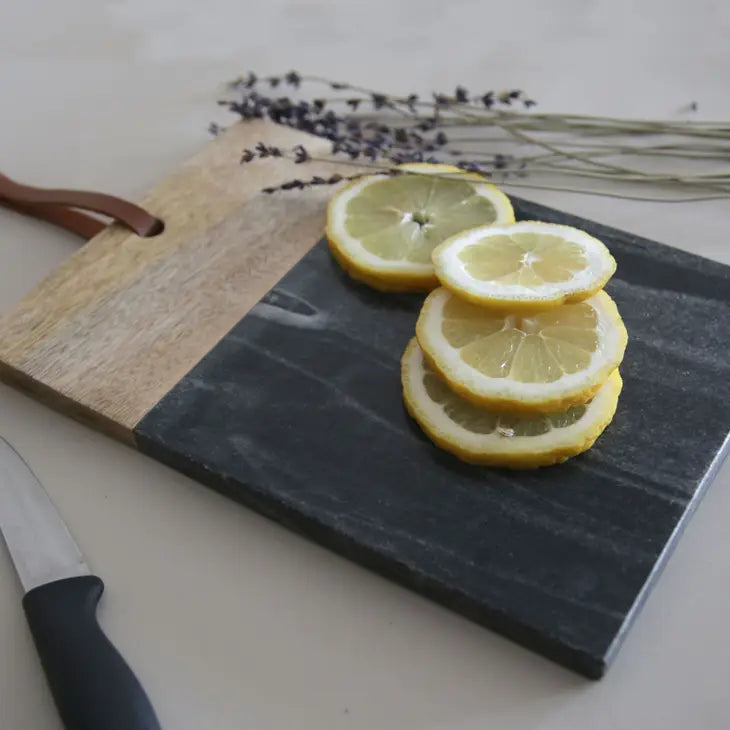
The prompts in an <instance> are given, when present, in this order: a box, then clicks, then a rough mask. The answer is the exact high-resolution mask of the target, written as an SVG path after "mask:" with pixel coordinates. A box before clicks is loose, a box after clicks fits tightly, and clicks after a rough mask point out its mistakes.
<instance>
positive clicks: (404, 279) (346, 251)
mask: <svg viewBox="0 0 730 730" xmlns="http://www.w3.org/2000/svg"><path fill="white" fill-rule="evenodd" d="M398 169H402V170H405V171H410V172H414V173H420V174H436V173H444V174H453V175H454V176H458V177H459V178H463V179H467V180H472V181H473V182H475V183H478V184H479V185H480V186H482V187H483V188H485V189H487V190H489V193H490V195H489V199H490V201H491V202H492V203H493V204H494V207H495V210H496V211H497V215H498V220H499V223H500V224H502V223H511V222H514V210H513V209H512V204H511V203H510V201H509V198H508V197H507V196H506V195H505V194H504V193H503V192H502V191H501V190H499V188H497V187H495V186H494V185H492V184H491V183H489V182H488V181H487V180H486V178H484V177H482V176H481V175H477V174H476V173H468V172H465V171H464V170H461V169H459V168H458V167H455V166H453V165H442V164H430V163H409V164H404V165H398ZM368 178H370V179H372V181H373V182H375V181H377V180H382V179H383V178H382V175H369V176H365V178H358V179H357V180H353V181H352V182H350V183H348V184H347V185H344V186H343V187H342V188H340V189H339V190H338V191H337V193H335V195H333V196H332V198H331V199H330V201H329V204H328V206H327V226H326V235H327V241H328V243H329V247H330V251H331V252H332V254H333V255H334V258H335V259H336V261H337V262H338V263H339V264H340V266H342V268H344V269H345V270H346V271H347V272H348V274H350V276H352V277H353V278H354V279H357V280H358V281H361V282H363V283H365V284H368V285H369V286H372V287H374V288H376V289H380V290H381V291H386V292H409V291H430V290H431V289H434V288H436V287H437V286H439V281H438V279H437V278H436V275H435V273H434V268H433V264H431V263H428V264H419V263H411V264H408V263H407V262H404V261H395V262H391V261H386V260H383V261H382V262H379V263H377V264H374V263H371V262H369V261H366V260H363V258H362V257H359V256H358V253H357V248H356V247H355V249H354V250H353V247H352V243H350V244H348V241H347V240H346V236H343V235H340V234H338V226H337V225H336V219H337V217H338V216H339V215H342V214H343V213H344V210H340V206H341V202H342V200H343V198H344V197H345V196H346V195H347V194H348V193H349V191H351V190H352V189H353V188H354V187H356V186H359V185H362V184H363V180H364V179H368ZM353 240H355V239H353Z"/></svg>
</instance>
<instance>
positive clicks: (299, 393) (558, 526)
mask: <svg viewBox="0 0 730 730" xmlns="http://www.w3.org/2000/svg"><path fill="white" fill-rule="evenodd" d="M514 203H515V208H516V211H517V213H518V217H519V218H522V219H535V218H537V219H542V220H552V221H555V222H560V223H568V224H572V225H577V226H580V227H583V228H585V229H586V230H588V231H589V232H590V233H592V234H593V235H596V236H598V237H599V238H601V239H603V240H604V241H605V242H606V244H607V245H608V246H609V248H610V249H611V251H612V253H613V254H614V256H615V257H616V259H617V262H618V271H617V274H616V276H615V277H614V279H612V281H611V282H610V283H609V285H608V287H607V290H608V291H609V293H610V294H611V296H612V297H614V299H615V300H616V302H617V304H618V307H619V309H620V311H621V314H622V316H623V318H624V320H625V322H626V326H627V329H628V332H629V346H628V348H627V353H626V358H625V361H624V363H623V365H622V367H621V373H622V376H623V378H624V390H623V393H622V395H621V399H620V401H619V407H618V410H617V413H616V417H615V420H614V422H613V423H612V424H611V426H610V427H609V428H608V429H607V431H606V432H605V433H604V435H603V436H602V437H601V438H600V439H599V440H598V442H597V444H596V446H595V447H594V448H593V449H592V450H591V451H590V452H588V453H586V454H584V455H582V456H580V457H577V458H575V459H572V460H570V461H569V462H567V463H565V464H563V465H560V466H557V467H550V468H546V469H541V470H537V471H533V472H509V471H505V470H498V469H488V468H483V467H473V466H468V465H466V464H463V463H461V462H459V461H458V460H456V459H455V458H454V457H452V456H450V455H448V454H445V453H443V452H441V451H439V450H438V449H436V448H435V447H434V446H433V445H432V444H431V443H430V442H429V441H428V439H426V438H425V437H424V436H423V434H422V433H421V431H420V430H419V429H418V427H417V426H416V425H415V424H414V423H413V422H412V421H411V420H410V418H409V417H408V415H407V414H406V412H405V409H404V408H403V405H402V402H401V397H400V382H399V372H400V371H399V359H400V355H401V353H402V351H403V349H404V347H405V345H406V343H407V342H408V340H409V338H410V337H411V336H412V334H413V329H414V324H415V320H416V316H417V313H418V309H419V307H420V305H421V302H422V297H421V296H420V295H385V294H381V293H378V292H374V291H372V290H370V289H368V288H367V287H365V286H361V285H359V284H357V283H355V282H353V281H352V280H351V279H349V278H348V277H347V276H346V275H345V274H344V273H343V272H342V271H341V270H340V268H339V267H338V266H337V265H336V264H335V263H334V262H333V261H332V259H331V258H330V256H329V254H328V251H327V247H326V243H325V242H324V241H320V242H319V243H318V244H317V245H316V246H315V247H314V248H313V249H312V250H311V252H310V253H309V254H307V255H306V256H305V257H304V258H303V259H302V260H301V261H300V262H299V263H298V264H297V266H296V267H295V268H294V269H293V270H292V271H291V272H290V273H289V274H288V275H287V276H286V277H285V278H284V279H282V281H281V282H279V284H278V285H277V286H276V287H275V288H274V289H273V290H272V291H270V292H269V293H268V294H267V295H266V296H265V297H264V298H263V299H262V300H261V302H260V303H259V304H258V305H257V306H256V307H254V308H253V309H252V310H251V311H250V312H249V314H248V315H247V316H246V317H244V318H243V319H242V320H241V321H240V322H239V323H238V324H237V325H236V326H235V327H234V328H233V329H232V330H231V331H230V332H229V334H228V335H226V336H225V337H224V338H223V339H222V340H221V341H220V342H219V343H218V344H217V345H216V346H215V347H214V348H213V349H212V350H211V351H210V353H209V354H208V355H207V356H206V357H205V358H203V360H201V361H200V363H198V365H197V366H196V367H195V368H193V370H192V371H191V372H190V373H188V375H186V376H185V377H184V378H183V379H182V380H181V381H180V382H179V383H178V384H177V385H176V386H175V387H174V388H173V389H172V390H171V391H170V392H169V393H168V394H167V395H166V396H165V397H164V398H163V399H162V400H161V401H160V403H159V404H158V405H157V406H156V407H155V408H154V409H153V410H152V411H151V412H150V413H149V414H148V415H147V416H146V417H145V418H144V419H143V420H142V422H141V423H140V424H139V426H138V428H137V433H136V435H137V440H138V443H139V446H140V448H141V449H142V450H143V451H145V452H146V453H148V454H150V455H151V456H153V457H154V458H157V459H159V460H161V461H164V462H165V463H168V464H170V465H172V466H174V467H175V468H177V469H180V470H181V471H183V472H185V473H187V474H189V475H190V476H192V477H194V478H196V479H199V480H200V481H202V482H204V483H205V484H207V485H209V486H211V487H214V488H215V489H218V490H220V491H221V492H223V493H225V494H227V495H229V496H231V497H232V498H234V499H236V500H238V501H240V502H242V503H244V504H247V505H249V506H251V507H253V508H254V509H257V510H259V511H260V512H262V513H264V514H266V515H268V516H270V517H272V518H273V519H275V520H278V521H279V522H281V523H283V524H284V525H286V526H288V527H290V528H292V529H294V530H297V531H299V532H301V533H304V534H305V535H307V536H309V537H311V538H312V539H314V540H317V541H319V542H321V543H323V544H325V545H327V546H329V547H331V548H332V549H334V550H336V551H337V552H340V553H342V554H344V555H346V556H348V557H350V558H352V559H353V560H356V561H357V562H359V563H361V564H363V565H366V566H368V567H370V568H372V569H374V570H376V571H378V572H380V573H381V574H383V575H385V576H388V577H390V578H392V579H394V580H396V581H398V582H400V583H402V584H404V585H406V586H409V587H411V588H413V589H415V590H417V591H419V592H421V593H423V594H424V595H426V596H429V597H430V598H433V599H435V600H437V601H439V602H441V603H443V604H445V605H447V606H449V607H450V608H452V609H454V610H456V611H458V612H460V613H462V614H464V615H466V616H468V617H470V618H472V619H474V620H476V621H478V622H480V623H482V624H484V625H487V626H490V627H492V628H494V629H496V630H498V631H500V632H501V633H503V634H506V635H507V636H510V637H512V638H513V639H515V640H516V641H519V642H520V643H522V644H524V645H526V646H528V647H530V648H532V649H534V650H536V651H539V652H541V653H543V654H545V655H546V656H548V657H550V658H552V659H554V660H556V661H559V662H561V663H563V664H565V665H566V666H569V667H571V668H573V669H575V670H577V671H579V672H581V673H583V674H585V675H587V676H590V677H599V676H601V674H602V673H603V672H604V671H605V669H606V667H607V665H608V663H609V662H610V660H611V658H612V657H613V656H614V654H615V652H616V650H617V648H618V646H619V644H620V642H621V640H622V638H623V636H624V635H625V633H626V629H627V627H628V625H629V623H630V621H631V619H632V618H633V616H634V615H635V613H636V610H637V609H638V607H639V605H640V604H641V602H642V601H643V599H644V598H645V596H646V594H647V592H648V588H649V587H650V584H651V582H652V581H653V579H654V578H655V577H656V575H657V573H658V572H659V569H660V567H661V565H662V563H663V562H664V561H665V560H666V557H667V556H668V554H669V552H670V550H671V547H672V545H673V543H674V540H675V539H676V537H677V535H678V534H679V532H680V529H681V527H682V526H683V524H684V520H685V518H686V517H687V516H688V515H689V514H690V512H691V511H692V509H693V508H694V506H695V505H696V503H697V500H698V498H699V496H700V494H701V492H702V490H703V488H704V487H705V486H706V485H707V484H708V483H709V481H710V479H711V476H712V473H713V472H714V470H715V469H716V468H717V466H718V465H719V462H720V456H719V455H720V454H721V452H723V450H724V448H725V447H726V446H727V444H726V441H725V439H726V436H727V434H728V431H729V430H730V407H729V404H730V362H729V358H728V354H729V353H728V342H730V268H729V267H726V266H723V265H721V264H718V263H715V262H712V261H709V260H706V259H701V258H699V257H696V256H693V255H690V254H687V253H684V252H682V251H678V250H676V249H672V248H669V247H666V246H662V245H660V244H657V243H654V242H651V241H647V240H645V239H641V238H637V237H635V236H632V235H630V234H627V233H624V232H621V231H616V230H614V229H611V228H608V227H606V226H602V225H599V224H596V223H592V222H589V221H584V220H580V219H577V218H575V217H573V216H569V215H566V214H564V213H561V212H558V211H554V210H551V209H548V208H544V207H542V206H538V205H535V204H532V203H527V202H525V201H520V200H514Z"/></svg>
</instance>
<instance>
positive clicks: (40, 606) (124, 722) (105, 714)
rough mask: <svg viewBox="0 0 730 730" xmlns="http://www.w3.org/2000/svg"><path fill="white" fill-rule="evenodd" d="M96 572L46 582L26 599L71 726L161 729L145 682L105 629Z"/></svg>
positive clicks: (82, 728) (38, 642)
mask: <svg viewBox="0 0 730 730" xmlns="http://www.w3.org/2000/svg"><path fill="white" fill-rule="evenodd" d="M103 592H104V584H103V583H102V581H101V580H100V579H99V578H97V577H96V576H94V575H88V576H82V577H79V578H66V579H64V580H59V581H54V582H53V583H46V584H45V585H42V586H39V587H38V588H33V589H32V590H30V591H28V593H26V595H25V598H24V599H23V608H24V609H25V615H26V617H27V619H28V625H29V626H30V630H31V633H32V634H33V640H34V641H35V645H36V648H37V649H38V654H39V656H40V658H41V663H42V664H43V669H44V670H45V673H46V677H47V679H48V684H49V685H50V688H51V693H52V694H53V699H54V700H55V701H56V706H57V707H58V712H59V714H60V716H61V720H62V721H63V724H64V725H65V727H66V728H67V730H160V724H159V722H158V721H157V717H156V716H155V711H154V710H153V709H152V705H151V704H150V701H149V699H148V698H147V695H146V694H145V691H144V689H142V685H141V684H140V683H139V681H138V680H137V677H135V676H134V673H133V672H132V670H131V669H130V668H129V666H128V665H127V663H126V662H125V661H124V659H123V658H122V656H121V654H120V653H119V652H118V651H117V650H116V649H115V648H114V646H113V645H112V643H111V642H110V641H109V639H107V637H106V636H105V635H104V633H103V632H102V630H101V628H100V627H99V624H98V623H97V620H96V606H97V604H98V603H99V599H100V598H101V594H102V593H103Z"/></svg>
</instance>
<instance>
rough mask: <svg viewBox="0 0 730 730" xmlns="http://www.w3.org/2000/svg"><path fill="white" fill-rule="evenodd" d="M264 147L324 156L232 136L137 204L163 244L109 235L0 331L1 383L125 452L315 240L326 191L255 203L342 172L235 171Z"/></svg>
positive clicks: (258, 164)
mask: <svg viewBox="0 0 730 730" xmlns="http://www.w3.org/2000/svg"><path fill="white" fill-rule="evenodd" d="M259 140H263V141H265V142H266V143H267V144H276V145H279V146H281V147H283V148H291V147H293V146H294V145H296V144H299V143H302V142H303V143H306V145H307V147H308V149H310V150H311V151H313V152H314V153H317V152H319V153H320V154H322V155H326V154H327V153H328V151H329V143H327V142H326V141H324V140H321V139H317V138H314V137H311V136H309V135H305V134H303V133H301V132H296V131H294V130H290V129H287V128H284V127H279V126H275V125H273V124H271V123H267V122H263V121H255V122H249V123H247V124H238V125H235V126H233V127H232V128H230V129H229V130H228V131H227V132H225V133H224V134H223V135H221V136H220V137H217V138H216V139H215V140H213V141H212V142H210V143H209V144H208V145H207V146H206V147H205V149H203V150H202V151H201V152H200V153H199V154H197V155H196V156H195V157H193V158H192V159H191V160H189V161H188V162H187V163H185V164H184V165H183V166H182V167H181V168H180V169H179V170H178V171H177V172H175V173H174V174H172V175H171V176H170V177H168V178H167V179H166V180H165V181H164V182H162V183H161V184H160V185H159V186H157V187H156V188H155V189H154V190H152V192H151V193H150V194H149V195H148V196H147V197H146V198H145V199H144V200H142V201H141V205H142V206H143V207H144V208H146V209H147V210H148V211H150V212H151V213H153V214H154V215H156V216H158V217H160V218H162V219H163V220H164V221H165V231H164V232H163V233H162V234H161V235H159V236H156V237H154V238H139V237H138V236H136V235H134V234H132V233H130V232H129V231H127V230H126V229H124V228H122V227H120V226H116V225H114V226H110V227H109V228H108V229H106V230H105V231H103V232H102V233H101V234H99V235H98V236H96V237H95V238H93V239H92V240H91V241H90V242H89V243H88V244H87V245H86V246H84V247H83V248H82V249H81V250H79V252H78V253H76V254H75V255H74V256H72V257H71V258H70V259H69V260H68V261H67V262H66V263H65V264H64V265H62V266H61V267H59V268H58V269H57V270H56V271H54V272H53V273H52V274H51V275H50V276H48V277H47V278H46V279H45V280H44V281H43V282H41V283H40V284H39V285H38V286H37V287H36V288H35V289H33V290H32V291H31V292H30V293H29V294H28V295H27V296H26V297H25V298H24V299H23V300H22V301H21V302H20V303H19V304H18V305H17V306H16V307H15V308H14V309H12V310H11V311H10V312H8V313H6V314H4V315H3V316H2V318H0V378H1V379H2V380H5V381H6V382H9V383H12V384H14V385H16V386H17V387H19V388H21V389H24V390H26V391H28V392H31V393H33V394H35V395H36V396H38V397H40V398H41V399H43V400H44V401H46V402H47V403H49V404H50V405H52V406H53V407H56V408H58V409H60V410H62V411H64V412H65V413H68V414H69V415H72V416H74V417H75V418H77V419H80V420H84V421H86V422H89V423H91V424H92V425H94V426H95V427H97V428H100V429H102V430H104V431H106V432H107V433H110V434H111V435H113V436H115V437H116V438H119V439H122V440H125V441H131V440H132V430H133V428H134V426H135V425H136V424H137V423H138V422H139V420H140V419H141V418H142V417H143V416H144V414H145V413H147V411H149V409H150V408H152V406H154V405H155V404H156V403H157V402H158V401H159V400H160V398H162V396H163V395H164V394H165V393H166V392H167V391H169V390H170V388H172V386H173V385H175V383H177V382H178V381H179V380H180V378H182V376H183V375H184V374H185V373H186V372H188V370H190V368H191V367H193V365H195V363H196V362H198V360H200V358H201V357H203V355H205V354H206V353H207V352H208V351H209V350H210V348H211V347H212V346H213V345H214V344H215V343H216V342H217V341H218V340H219V339H220V338H221V337H222V336H223V335H224V334H225V332H227V331H228V330H229V329H230V328H231V327H232V326H233V325H234V324H235V323H236V322H237V321H238V320H239V319H240V318H241V317H242V316H243V315H244V314H245V313H246V312H247V311H248V310H249V309H250V308H251V307H252V306H253V305H254V304H255V303H256V302H257V301H258V300H259V299H260V298H261V297H262V296H263V295H264V294H265V293H266V292H267V291H268V290H269V289H270V288H271V287H272V286H273V285H274V284H275V283H276V282H277V281H278V280H279V279H280V278H281V277H282V276H283V275H284V274H285V273H286V272H287V271H288V270H289V269H290V268H291V267H292V266H293V265H294V264H295V263H296V262H297V261H298V260H299V259H300V258H301V257H302V255H303V254H304V253H305V252H306V251H307V250H308V249H309V248H310V247H311V246H312V245H313V244H314V243H315V242H316V241H317V239H318V238H319V237H320V236H321V234H322V231H323V229H324V216H325V206H326V200H327V198H328V197H329V195H330V194H331V192H332V191H331V188H328V187H326V186H325V187H323V188H319V189H317V188H315V189H312V190H311V191H308V192H307V194H306V195H298V194H297V193H291V194H283V195H265V194H263V193H261V189H262V188H263V187H266V186H269V185H277V184H279V183H281V182H284V181H285V180H288V179H291V178H293V177H301V176H311V175H316V174H325V175H331V174H333V173H334V172H337V171H338V170H339V169H340V166H339V165H332V164H323V163H319V164H317V163H308V164H307V165H306V166H305V167H302V166H295V165H294V163H293V162H290V161H287V160H283V159H281V160H275V161H271V160H258V161H254V162H252V163H249V164H246V165H240V164H239V162H238V160H239V158H240V153H241V151H242V150H243V149H244V148H245V147H253V146H254V145H255V143H256V142H258V141H259ZM340 171H346V172H347V173H348V174H349V173H351V172H352V167H342V170H340Z"/></svg>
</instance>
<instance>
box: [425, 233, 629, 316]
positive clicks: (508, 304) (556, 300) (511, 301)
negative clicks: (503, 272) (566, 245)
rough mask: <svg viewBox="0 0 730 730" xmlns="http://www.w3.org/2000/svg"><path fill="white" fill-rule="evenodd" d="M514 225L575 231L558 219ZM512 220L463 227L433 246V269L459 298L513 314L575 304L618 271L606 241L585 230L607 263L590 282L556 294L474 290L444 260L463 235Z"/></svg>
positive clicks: (585, 235)
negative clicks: (522, 294)
mask: <svg viewBox="0 0 730 730" xmlns="http://www.w3.org/2000/svg"><path fill="white" fill-rule="evenodd" d="M514 225H515V226H522V225H531V226H535V225H537V226H540V227H543V226H545V227H549V228H550V229H552V230H560V229H565V230H568V231H571V232H573V231H575V230H577V229H574V228H573V227H572V226H564V225H561V224H558V223H545V222H544V221H519V222H518V223H515V224H514ZM509 227H510V224H509V223H506V224H499V225H498V226H497V225H495V226H477V227H476V228H470V229H468V230H465V231H461V232H459V233H457V234H455V235H454V236H451V237H450V238H447V239H446V240H445V241H443V242H442V243H440V244H439V245H438V246H436V248H434V250H433V252H432V254H431V259H432V261H433V263H434V270H435V272H436V276H437V277H438V279H439V281H440V282H441V284H442V285H443V286H444V287H446V288H447V289H449V291H451V292H453V293H454V294H455V295H456V296H458V297H459V298H460V299H464V300H466V301H469V302H472V303H473V304H478V305H479V306H481V307H484V308H485V309H489V310H491V311H497V312H506V311H509V312H512V313H514V314H529V313H539V312H544V311H547V310H549V309H553V308H555V307H559V306H561V305H563V304H575V303H577V302H582V301H584V300H585V299H589V298H590V297H592V296H593V295H594V294H595V293H596V292H598V291H600V290H601V289H603V287H604V286H606V284H607V282H608V281H609V280H610V279H611V277H612V276H613V275H614V274H615V273H616V260H615V259H614V258H613V256H612V255H611V253H610V251H609V250H608V248H607V247H606V245H605V244H604V243H603V242H602V241H600V240H599V239H597V238H596V237H595V236H591V235H590V234H588V233H586V232H585V231H580V233H581V234H582V235H581V238H586V239H590V240H591V242H592V245H594V246H595V247H596V249H597V250H599V251H601V256H602V259H603V261H604V262H605V264H606V268H605V269H604V270H603V271H601V272H600V274H596V275H595V276H594V277H593V279H592V280H591V281H590V283H589V284H588V285H587V286H584V287H579V288H574V289H573V290H572V291H569V292H565V293H556V294H555V296H553V297H534V298H529V297H509V296H496V295H494V294H489V295H485V294H481V293H478V292H475V291H473V289H470V288H469V286H468V279H467V281H466V282H465V281H464V280H463V279H459V278H457V277H455V276H454V275H453V274H452V273H451V272H450V271H449V270H448V267H447V266H446V264H445V263H444V258H445V255H446V253H447V252H448V251H449V250H451V249H452V248H454V247H458V246H459V244H460V243H461V242H462V241H463V239H464V237H466V236H469V235H470V234H474V233H476V232H478V231H482V230H488V229H490V228H509Z"/></svg>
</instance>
